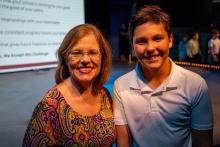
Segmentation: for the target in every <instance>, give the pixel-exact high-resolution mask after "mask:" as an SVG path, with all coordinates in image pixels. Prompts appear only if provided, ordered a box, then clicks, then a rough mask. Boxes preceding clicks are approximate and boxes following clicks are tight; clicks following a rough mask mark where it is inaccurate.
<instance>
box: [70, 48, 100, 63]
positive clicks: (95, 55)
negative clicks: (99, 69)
mask: <svg viewBox="0 0 220 147" xmlns="http://www.w3.org/2000/svg"><path fill="white" fill-rule="evenodd" d="M74 52H75V54H74ZM67 54H68V56H69V57H70V59H71V61H74V60H75V61H78V60H80V59H81V58H82V57H83V56H85V55H87V56H89V58H90V59H91V60H98V59H99V58H100V57H101V55H102V50H88V51H86V52H84V51H82V50H78V49H75V50H69V51H68V52H67Z"/></svg>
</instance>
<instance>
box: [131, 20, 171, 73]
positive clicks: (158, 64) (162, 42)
mask: <svg viewBox="0 0 220 147" xmlns="http://www.w3.org/2000/svg"><path fill="white" fill-rule="evenodd" d="M172 42H173V39H172V35H171V36H170V37H169V36H168V33H167V32H166V30H165V28H164V26H163V24H161V23H153V22H147V23H144V24H142V25H140V26H138V27H136V28H135V29H134V36H133V48H134V51H135V53H136V57H137V59H138V62H139V63H140V64H141V66H142V68H143V69H144V70H147V71H159V70H160V69H161V68H163V67H166V66H169V64H168V63H169V62H167V61H168V56H169V49H170V48H171V47H172Z"/></svg>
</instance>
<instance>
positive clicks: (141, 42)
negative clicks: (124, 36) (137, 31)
mask: <svg viewBox="0 0 220 147" xmlns="http://www.w3.org/2000/svg"><path fill="white" fill-rule="evenodd" d="M135 43H136V44H145V43H147V40H146V39H144V38H140V39H137V40H136V41H135Z"/></svg>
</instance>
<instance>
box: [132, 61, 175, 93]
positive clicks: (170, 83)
mask: <svg viewBox="0 0 220 147" xmlns="http://www.w3.org/2000/svg"><path fill="white" fill-rule="evenodd" d="M169 60H170V62H171V72H170V75H169V76H168V77H167V79H166V80H165V81H164V82H163V83H162V84H161V85H160V86H159V87H157V88H156V89H155V90H153V89H151V88H150V87H149V86H148V85H146V84H147V83H148V80H147V79H145V78H144V76H143V73H142V71H141V68H140V66H139V65H138V64H136V66H135V69H134V70H133V76H132V77H131V79H130V82H129V87H130V88H131V89H134V90H139V91H141V92H143V93H151V92H154V93H155V92H163V91H171V90H175V89H177V88H178V84H177V83H178V82H175V75H176V74H177V68H176V67H177V65H176V64H175V63H174V62H173V61H172V60H171V59H169Z"/></svg>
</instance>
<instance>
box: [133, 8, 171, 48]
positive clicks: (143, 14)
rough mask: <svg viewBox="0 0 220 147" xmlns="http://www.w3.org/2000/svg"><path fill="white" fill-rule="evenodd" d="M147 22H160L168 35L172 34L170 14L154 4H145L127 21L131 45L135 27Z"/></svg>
mask: <svg viewBox="0 0 220 147" xmlns="http://www.w3.org/2000/svg"><path fill="white" fill-rule="evenodd" d="M147 22H154V23H162V24H163V25H164V28H165V30H166V31H167V33H168V36H170V35H171V34H172V33H171V22H170V16H169V15H168V14H167V13H166V12H165V11H164V10H162V9H161V8H160V7H158V6H156V5H145V6H144V7H143V8H142V9H140V10H139V11H138V12H137V13H136V15H134V16H133V17H132V18H131V21H130V23H129V40H130V44H131V46H133V43H132V38H133V35H134V30H135V28H136V27H137V26H140V25H142V24H144V23H147Z"/></svg>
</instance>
